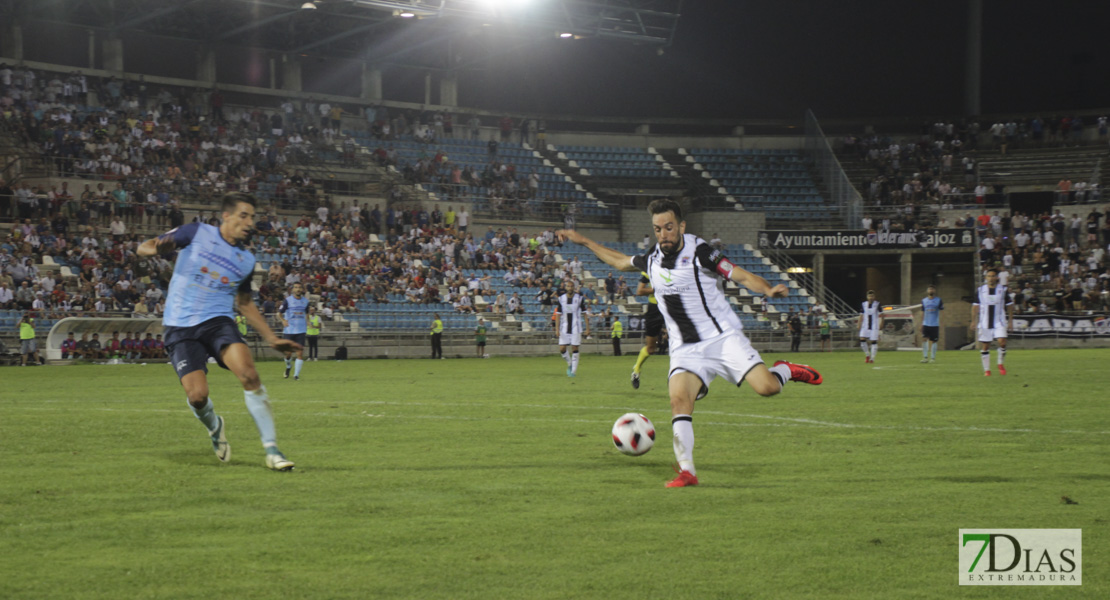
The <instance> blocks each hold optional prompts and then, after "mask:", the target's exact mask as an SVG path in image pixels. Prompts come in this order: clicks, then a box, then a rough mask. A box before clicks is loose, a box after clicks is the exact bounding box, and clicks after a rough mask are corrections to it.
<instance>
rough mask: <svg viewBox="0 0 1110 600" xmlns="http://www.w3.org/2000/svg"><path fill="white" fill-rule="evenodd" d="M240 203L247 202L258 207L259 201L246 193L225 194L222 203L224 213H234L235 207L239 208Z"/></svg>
mask: <svg viewBox="0 0 1110 600" xmlns="http://www.w3.org/2000/svg"><path fill="white" fill-rule="evenodd" d="M240 202H246V203H247V204H250V205H251V206H255V207H257V206H258V201H257V200H255V199H254V196H253V195H251V194H247V193H244V192H230V193H227V194H224V197H223V199H222V201H221V204H222V207H223V212H232V211H234V210H235V207H236V206H239V203H240Z"/></svg>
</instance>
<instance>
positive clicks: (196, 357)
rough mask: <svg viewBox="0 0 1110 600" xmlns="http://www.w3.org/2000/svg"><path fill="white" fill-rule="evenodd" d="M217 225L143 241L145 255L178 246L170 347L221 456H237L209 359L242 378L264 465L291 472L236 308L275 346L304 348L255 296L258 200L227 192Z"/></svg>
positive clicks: (166, 321) (167, 326)
mask: <svg viewBox="0 0 1110 600" xmlns="http://www.w3.org/2000/svg"><path fill="white" fill-rule="evenodd" d="M222 208H223V215H222V220H221V224H220V226H219V227H215V226H212V225H206V224H204V223H199V222H197V223H189V224H188V225H183V226H181V227H178V228H177V229H174V230H172V231H169V232H167V233H165V234H163V235H161V236H159V237H157V238H154V239H151V240H147V241H145V242H143V243H142V245H141V246H139V249H138V254H139V256H144V257H148V256H154V255H156V254H169V253H172V252H174V251H175V250H176V251H177V252H178V254H177V263H176V264H175V265H174V269H173V277H172V278H171V279H170V289H169V293H168V294H167V297H166V311H165V314H164V316H163V318H162V324H163V326H164V331H165V340H166V351H167V353H168V354H169V356H170V361H171V364H172V365H173V368H174V370H176V371H177V376H178V378H180V380H181V386H182V387H183V388H185V395H186V397H187V398H188V401H189V406H190V407H191V408H192V409H193V414H195V415H196V417H197V419H199V420H200V422H201V423H203V424H204V427H205V429H206V430H207V431H208V435H209V437H210V438H211V441H212V448H213V449H214V450H215V451H216V457H217V458H218V459H220V460H221V461H223V462H227V461H228V460H230V459H231V446H230V445H229V444H228V442H227V435H226V431H225V428H224V419H223V417H221V416H219V415H217V414H216V410H215V408H214V407H213V406H212V400H211V399H210V398H209V397H208V367H207V363H208V358H209V357H212V358H213V359H215V360H216V363H217V364H218V365H220V367H222V368H224V369H227V370H229V371H231V372H232V373H234V374H235V376H236V377H238V378H239V382H240V383H241V384H242V385H243V396H244V398H245V399H246V404H247V411H248V412H250V415H251V417H252V418H253V419H254V423H255V425H257V426H258V433H259V435H260V436H261V437H262V447H263V448H264V449H265V451H266V466H267V467H269V468H270V469H273V470H275V471H292V470H293V461H291V460H289V459H287V458H285V455H283V454H282V453H281V451H280V450H278V446H277V435H276V433H275V428H274V416H273V412H272V411H271V409H270V399H269V397H268V396H267V394H266V388H265V386H263V385H262V381H261V380H260V379H259V377H258V371H257V370H256V369H255V366H254V359H253V358H252V357H251V353H250V349H249V348H247V344H246V343H245V342H244V341H243V338H242V336H240V334H239V329H238V328H237V327H236V326H235V312H236V311H238V312H239V314H241V315H243V317H245V318H246V320H247V323H249V324H250V326H251V327H253V328H254V330H255V331H257V332H258V333H259V334H260V335H261V336H262V339H263V340H265V341H266V343H268V344H269V345H270V347H272V348H274V349H275V350H278V351H282V352H287V351H293V350H299V349H300V346H299V345H298V344H297V343H296V342H293V341H290V340H285V339H279V338H278V337H277V336H276V335H275V334H274V332H273V331H272V330H271V329H270V326H269V325H267V324H266V319H265V318H264V317H263V316H262V313H261V312H259V310H258V307H257V306H255V304H254V301H253V300H252V299H251V277H252V274H253V272H254V262H255V261H254V255H253V254H251V253H250V251H249V250H247V249H246V247H245V244H246V242H247V240H248V239H249V238H250V235H251V232H252V231H253V229H254V219H255V199H254V196H251V195H250V194H242V193H231V194H226V195H225V196H224V197H223V200H222Z"/></svg>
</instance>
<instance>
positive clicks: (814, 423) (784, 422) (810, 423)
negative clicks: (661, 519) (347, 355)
mask: <svg viewBox="0 0 1110 600" xmlns="http://www.w3.org/2000/svg"><path fill="white" fill-rule="evenodd" d="M303 402H306V403H307V402H312V403H321V404H323V403H327V404H337V403H343V402H335V401H324V400H315V401H313V400H307V401H303ZM345 403H346V404H374V405H390V406H462V407H476V408H498V409H500V408H557V409H572V410H582V409H591V410H606V411H618V410H627V407H612V406H588V407H587V406H558V405H548V404H508V405H506V404H467V403H458V402H456V403H447V402H445V403H427V402H390V401H384V400H380V401H379V400H368V401H355V402H352V401H347V402H345ZM8 408H16V409H23V410H35V411H49V410H67V411H68V410H69V408H67V407H61V406H59V407H45V406H15V407H8ZM92 410H97V411H106V412H141V413H151V412H158V413H181V412H183V410H179V409H167V408H109V407H95V408H92ZM298 414H300V415H307V416H315V417H329V418H330V417H352V416H354V417H360V416H365V417H369V418H387V419H421V420H457V421H475V422H480V421H498V422H514V423H518V422H521V421H527V422H545V423H609V420H608V419H605V420H597V419H557V418H542V417H532V416H521V417H519V418H507V417H467V416H461V415H402V414H385V413H379V414H371V413H368V412H366V411H363V412H361V413H359V414H355V413H346V412H334V413H331V412H313V413H298ZM698 414H699V415H713V416H718V417H737V418H742V419H757V420H762V421H778V422H776V423H729V422H721V421H705V420H699V421H698V424H699V425H711V426H722V427H812V428H824V429H859V430H874V431H929V432H937V433H943V432H953V433H1033V434H1047V435H1055V434H1068V435H1077V434H1078V435H1110V431H1100V430H1094V431H1084V430H1079V429H1055V430H1047V429H1029V428H1004V427H978V426H974V425H972V426H966V427H961V426H944V427H937V426H928V425H868V424H860V423H839V422H836V421H821V420H817V419H807V418H802V417H781V416H776V415H758V414H750V413H729V412H721V411H701V412H699V413H698Z"/></svg>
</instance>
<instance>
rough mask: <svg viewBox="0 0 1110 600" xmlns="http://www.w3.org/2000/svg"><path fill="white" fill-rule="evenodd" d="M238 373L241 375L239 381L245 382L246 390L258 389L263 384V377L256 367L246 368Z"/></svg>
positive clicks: (244, 387)
mask: <svg viewBox="0 0 1110 600" xmlns="http://www.w3.org/2000/svg"><path fill="white" fill-rule="evenodd" d="M237 375H238V376H239V382H240V383H242V384H243V389H244V390H257V389H258V388H259V387H260V386H261V385H262V379H261V378H260V377H259V376H258V370H257V369H255V368H254V367H250V368H248V369H245V370H244V371H243V372H241V373H237Z"/></svg>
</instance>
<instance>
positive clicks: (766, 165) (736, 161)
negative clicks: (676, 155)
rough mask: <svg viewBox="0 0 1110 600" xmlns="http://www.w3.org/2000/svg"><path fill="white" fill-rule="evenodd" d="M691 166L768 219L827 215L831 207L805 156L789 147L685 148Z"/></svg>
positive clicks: (818, 218)
mask: <svg viewBox="0 0 1110 600" xmlns="http://www.w3.org/2000/svg"><path fill="white" fill-rule="evenodd" d="M686 152H687V153H688V157H689V158H688V161H689V162H692V163H693V164H694V169H696V170H701V171H704V172H705V173H706V175H705V176H706V177H707V178H709V179H711V180H713V181H714V182H718V183H717V184H715V186H719V187H723V188H725V190H726V191H727V193H728V194H729V195H730V196H732V197H733V198H734V199H735V200H737V201H738V202H740V203H741V204H742V205H743V206H744V208H745V209H748V210H765V211H766V212H767V218H769V219H811V220H820V219H829V218H831V217H832V216H833V215H834V214H835V211H834V210H833V208H831V207H829V206H827V205H826V204H825V202H824V200H823V199H822V197H821V195H820V192H819V191H818V189H817V185H816V184H815V183H814V181H813V179H812V177H811V176H810V174H809V168H808V166H807V163H806V161H805V157H804V156H803V155H802V154H801V153H799V152H796V151H792V150H758V149H752V150H735V149H699V148H694V149H691V150H688V151H686Z"/></svg>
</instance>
